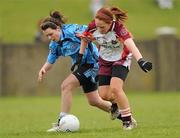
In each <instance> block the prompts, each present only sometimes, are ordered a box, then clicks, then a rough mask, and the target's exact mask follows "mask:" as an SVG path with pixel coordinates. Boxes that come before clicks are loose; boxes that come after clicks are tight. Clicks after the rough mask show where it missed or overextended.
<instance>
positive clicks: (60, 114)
mask: <svg viewBox="0 0 180 138" xmlns="http://www.w3.org/2000/svg"><path fill="white" fill-rule="evenodd" d="M67 114H68V113H65V112H60V113H59V118H60V119H61V118H62V117H63V116H65V115H67Z"/></svg>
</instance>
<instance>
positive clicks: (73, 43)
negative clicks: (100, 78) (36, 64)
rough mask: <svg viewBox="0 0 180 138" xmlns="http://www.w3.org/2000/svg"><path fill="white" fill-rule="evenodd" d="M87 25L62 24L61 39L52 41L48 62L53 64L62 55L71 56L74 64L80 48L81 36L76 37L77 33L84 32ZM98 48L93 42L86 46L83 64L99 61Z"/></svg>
mask: <svg viewBox="0 0 180 138" xmlns="http://www.w3.org/2000/svg"><path fill="white" fill-rule="evenodd" d="M86 28H87V26H85V25H77V24H64V25H62V28H61V29H62V33H61V35H60V41H59V42H55V41H51V42H50V44H49V55H48V57H47V62H48V63H50V64H53V63H55V62H56V60H57V59H58V57H60V56H64V57H66V56H70V57H71V59H72V64H74V63H75V62H76V58H77V55H78V53H79V50H80V43H81V40H80V38H78V37H76V33H82V32H84V31H85V30H86ZM97 59H98V49H97V48H96V46H95V45H94V44H93V43H89V44H88V46H87V47H86V50H85V53H84V55H83V59H82V63H81V64H85V63H88V64H94V63H97Z"/></svg>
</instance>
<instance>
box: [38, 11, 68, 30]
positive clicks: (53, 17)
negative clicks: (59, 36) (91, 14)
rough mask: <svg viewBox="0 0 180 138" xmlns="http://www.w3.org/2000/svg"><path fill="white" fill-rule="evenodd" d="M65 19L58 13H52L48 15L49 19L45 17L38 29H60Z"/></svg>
mask: <svg viewBox="0 0 180 138" xmlns="http://www.w3.org/2000/svg"><path fill="white" fill-rule="evenodd" d="M66 21H67V19H66V18H65V17H64V16H63V15H62V14H60V12H58V11H53V12H50V13H49V17H46V18H45V19H44V20H43V22H42V23H41V25H40V27H41V29H42V30H46V29H47V28H51V29H56V28H57V27H58V26H59V27H61V26H62V25H63V24H65V23H66Z"/></svg>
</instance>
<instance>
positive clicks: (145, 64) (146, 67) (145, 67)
mask: <svg viewBox="0 0 180 138" xmlns="http://www.w3.org/2000/svg"><path fill="white" fill-rule="evenodd" d="M138 64H139V66H140V67H141V69H142V70H143V71H144V72H148V71H150V70H151V69H152V63H151V62H149V61H146V60H144V59H143V58H141V59H139V60H138Z"/></svg>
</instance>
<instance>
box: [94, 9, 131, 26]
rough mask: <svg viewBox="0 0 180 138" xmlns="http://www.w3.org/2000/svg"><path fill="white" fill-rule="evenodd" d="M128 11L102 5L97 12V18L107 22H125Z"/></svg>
mask: <svg viewBox="0 0 180 138" xmlns="http://www.w3.org/2000/svg"><path fill="white" fill-rule="evenodd" d="M127 17H128V16H127V12H125V11H123V10H121V9H119V8H117V7H110V8H109V7H102V8H101V9H99V10H98V11H97V13H96V16H95V18H97V19H99V20H103V21H104V22H106V23H108V24H109V23H111V22H112V21H113V20H116V21H119V22H121V23H124V22H125V20H127Z"/></svg>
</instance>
